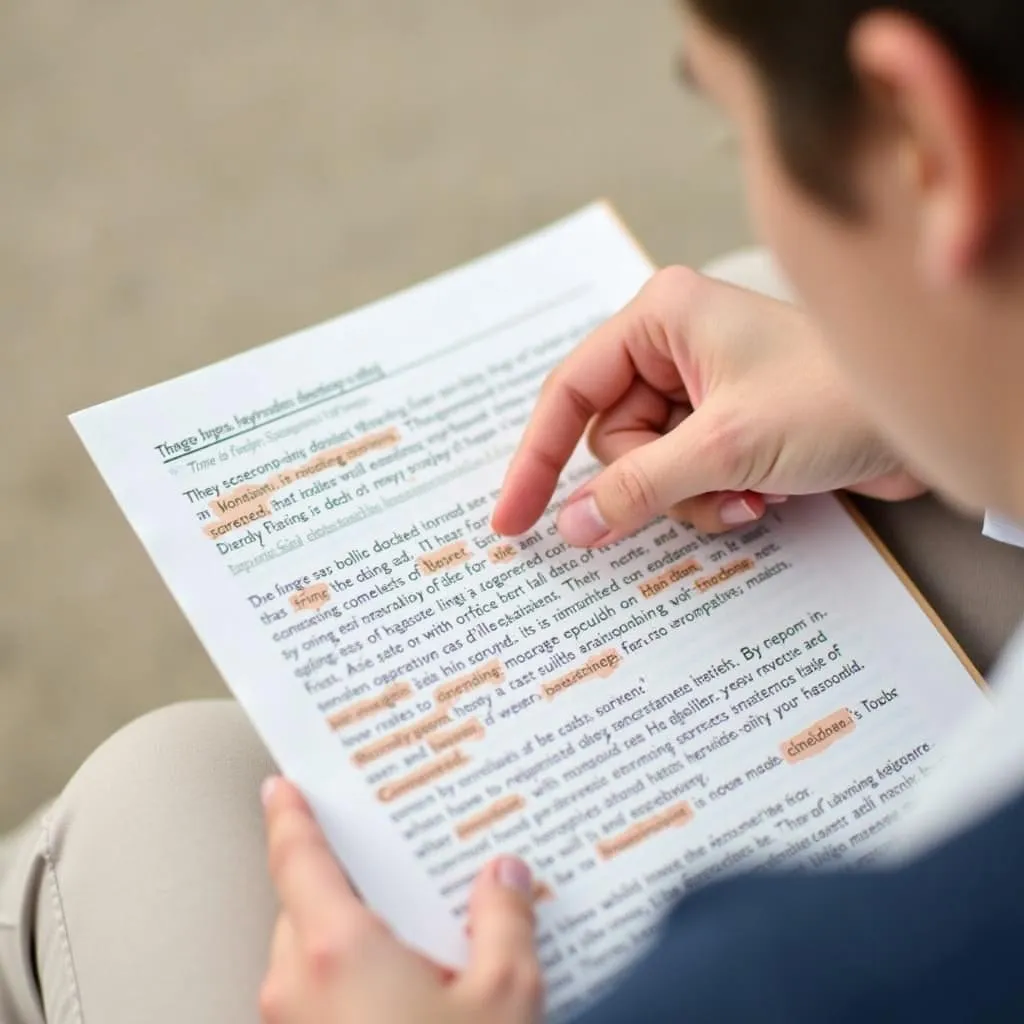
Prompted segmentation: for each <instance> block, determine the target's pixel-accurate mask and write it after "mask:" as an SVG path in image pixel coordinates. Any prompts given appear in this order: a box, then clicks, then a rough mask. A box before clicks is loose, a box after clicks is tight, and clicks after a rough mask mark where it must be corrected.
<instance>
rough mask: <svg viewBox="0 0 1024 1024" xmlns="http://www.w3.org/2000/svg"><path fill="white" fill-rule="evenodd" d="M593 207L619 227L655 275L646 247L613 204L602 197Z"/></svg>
mask: <svg viewBox="0 0 1024 1024" xmlns="http://www.w3.org/2000/svg"><path fill="white" fill-rule="evenodd" d="M594 205H595V206H599V207H601V209H603V210H604V211H605V213H607V214H608V216H609V217H611V218H612V220H614V221H615V223H616V224H618V225H619V228H620V229H621V230H622V233H623V234H624V235H626V236H627V237H628V238H629V240H630V241H631V242H632V243H633V245H635V246H636V249H637V252H639V253H640V255H641V256H643V258H644V259H645V260H647V262H648V263H649V264H650V267H651V273H652V274H653V273H655V272H656V271H657V270H658V264H657V263H655V261H654V259H653V258H652V257H651V254H650V253H649V252H648V251H647V246H645V245H644V244H643V243H642V242H641V241H640V239H639V238H637V237H636V235H634V234H633V229H632V228H631V227H630V226H629V225H628V224H627V223H626V222H625V221H624V220H623V219H622V214H621V213H619V211H618V209H617V207H616V206H615V204H614V203H613V202H612V201H611V200H610V199H609V198H608V197H607V196H602V197H601V198H600V199H597V200H595V204H594Z"/></svg>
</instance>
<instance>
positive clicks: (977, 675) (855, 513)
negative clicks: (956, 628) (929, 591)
mask: <svg viewBox="0 0 1024 1024" xmlns="http://www.w3.org/2000/svg"><path fill="white" fill-rule="evenodd" d="M836 497H837V498H838V499H839V503H840V504H841V505H842V506H843V509H844V510H845V511H846V514H847V515H848V516H849V517H850V518H851V519H852V520H853V522H854V525H855V526H856V527H857V528H858V529H859V530H860V531H861V533H863V534H864V536H865V537H866V538H867V540H868V541H869V542H870V544H871V546H872V547H873V548H874V549H875V550H876V551H877V552H878V553H879V555H881V556H882V559H883V560H884V561H885V563H886V565H888V566H889V568H890V569H891V570H892V571H893V572H894V573H895V574H896V576H897V578H898V579H899V581H900V583H902V584H903V586H904V587H905V588H906V590H907V592H908V593H909V594H910V596H911V597H912V598H913V599H914V600H915V601H916V602H917V604H918V606H919V607H920V609H921V611H923V612H924V613H925V615H927V616H928V619H929V621H930V622H931V624H932V625H933V626H934V627H935V628H936V629H937V630H938V631H939V634H940V636H941V637H942V638H943V640H945V641H946V643H947V644H948V645H949V647H950V649H951V650H952V651H953V653H954V654H955V655H956V656H957V658H959V659H960V663H961V664H962V665H963V667H964V668H965V669H967V672H968V674H969V675H970V676H971V678H972V679H973V680H974V682H975V683H976V684H977V685H978V686H979V687H980V688H981V689H982V690H984V691H985V692H986V693H988V692H989V685H988V683H987V682H986V681H985V677H984V676H983V675H982V674H981V672H979V671H978V668H977V666H976V665H975V664H974V662H973V661H971V659H970V658H969V657H968V656H967V652H966V651H965V650H964V649H963V648H962V647H961V646H960V641H959V640H957V638H956V637H955V636H953V634H952V633H951V632H950V630H949V627H948V626H947V625H946V624H945V622H943V621H942V619H941V618H940V617H939V613H938V612H937V611H936V610H935V609H934V608H933V607H932V606H931V603H930V602H929V600H928V598H926V597H925V596H924V594H922V593H921V590H920V588H919V587H918V585H917V584H916V583H915V582H914V581H913V580H912V579H911V578H910V574H909V573H908V572H907V570H906V569H904V568H903V566H902V565H900V563H899V561H898V560H897V558H896V556H895V555H894V554H893V553H892V552H891V551H890V550H889V548H888V547H887V546H886V545H885V543H884V542H883V541H882V538H881V537H879V536H878V534H877V533H875V530H874V527H872V526H871V524H870V523H869V522H868V521H867V519H865V518H864V513H863V512H861V510H860V509H859V508H857V506H856V505H855V504H854V503H853V499H852V498H851V497H850V495H848V494H843V493H839V492H837V493H836Z"/></svg>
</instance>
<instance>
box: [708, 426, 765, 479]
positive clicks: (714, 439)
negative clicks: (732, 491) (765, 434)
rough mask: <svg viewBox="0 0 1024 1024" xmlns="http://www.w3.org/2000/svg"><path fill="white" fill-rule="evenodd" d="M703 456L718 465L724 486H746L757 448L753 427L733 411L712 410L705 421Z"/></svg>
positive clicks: (710, 463)
mask: <svg viewBox="0 0 1024 1024" xmlns="http://www.w3.org/2000/svg"><path fill="white" fill-rule="evenodd" d="M702 434H703V441H702V444H701V447H702V448H703V449H704V451H703V452H701V455H702V457H704V458H705V459H706V460H707V463H708V464H709V465H714V466H715V467H716V469H717V475H718V476H719V477H720V478H721V479H722V481H723V483H722V488H721V489H723V490H724V489H726V488H736V489H740V488H742V487H745V486H746V485H747V484H748V483H749V482H750V480H749V478H750V476H751V472H752V467H753V459H754V449H753V439H752V438H751V436H750V431H749V428H748V427H747V426H746V425H745V423H744V422H743V420H742V419H741V418H740V417H739V416H737V415H736V414H735V413H733V412H730V411H725V410H723V411H716V412H714V413H708V414H707V416H706V417H705V422H704V424H703V431H702Z"/></svg>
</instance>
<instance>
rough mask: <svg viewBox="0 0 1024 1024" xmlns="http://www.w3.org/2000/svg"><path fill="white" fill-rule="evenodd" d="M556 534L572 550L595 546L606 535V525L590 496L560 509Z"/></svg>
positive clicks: (592, 497)
mask: <svg viewBox="0 0 1024 1024" xmlns="http://www.w3.org/2000/svg"><path fill="white" fill-rule="evenodd" d="M558 532H559V533H560V534H561V535H562V540H564V541H565V542H566V544H570V545H571V546H572V547H574V548H585V547H589V546H590V545H591V544H596V543H597V542H598V541H599V540H600V539H601V538H602V537H603V536H605V534H607V533H608V524H607V523H606V522H605V521H604V516H602V515H601V510H600V509H599V508H598V507H597V502H596V501H595V500H594V496H593V495H592V494H588V495H587V496H586V497H585V498H580V499H579V501H574V502H572V504H570V505H566V506H565V508H563V509H562V512H561V515H559V517H558Z"/></svg>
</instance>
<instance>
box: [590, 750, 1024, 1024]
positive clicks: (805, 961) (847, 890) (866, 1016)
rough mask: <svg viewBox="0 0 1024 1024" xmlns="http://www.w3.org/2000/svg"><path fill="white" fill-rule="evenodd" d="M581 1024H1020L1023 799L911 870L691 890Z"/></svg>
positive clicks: (1023, 1009) (1023, 1017)
mask: <svg viewBox="0 0 1024 1024" xmlns="http://www.w3.org/2000/svg"><path fill="white" fill-rule="evenodd" d="M1021 742H1022V743H1024V736H1022V738H1021ZM579 1021H580V1024H613V1022H614V1024H621V1022H623V1021H630V1022H637V1024H660V1022H670V1021H671V1022H673V1024H675V1022H680V1024H704V1022H709V1021H714V1022H716V1024H734V1022H740V1021H742V1022H747V1021H751V1022H759V1024H782V1022H785V1024H804V1022H807V1024H811V1022H814V1024H848V1022H849V1024H854V1022H856V1024H866V1022H871V1024H878V1022H888V1021H900V1022H904V1024H906V1022H916V1021H921V1022H924V1024H953V1022H954V1021H956V1022H962V1021H963V1022H970V1024H976V1022H984V1021H1021V1022H1024V797H1022V798H1019V799H1017V800H1016V801H1015V802H1013V803H1012V804H1010V805H1008V806H1006V807H1004V808H1003V809H1002V810H1000V811H998V812H997V813H995V814H994V815H992V816H991V817H989V818H987V819H985V820H983V821H982V822H981V823H980V824H978V825H977V826H976V827H974V828H972V829H970V830H969V831H967V832H964V833H962V834H960V835H959V836H956V837H955V838H953V839H952V840H950V841H948V842H947V843H946V844H945V845H943V846H941V847H938V848H937V849H935V850H934V851H933V852H930V853H928V854H926V855H925V856H923V857H920V858H919V859H917V860H915V861H913V862H910V863H908V864H907V865H906V866H904V867H900V868H894V869H887V870H872V871H869V872H861V873H848V874H817V875H815V874H790V875H775V876H768V875H763V876H755V877H747V878H737V879H735V880H732V881H728V882H724V883H721V884H719V885H715V886H711V887H709V888H707V889H705V890H703V891H701V892H698V893H696V894H695V895H693V896H691V897H689V898H687V899H684V900H683V901H682V902H681V903H680V904H679V906H678V907H677V908H676V909H675V910H674V911H673V913H672V915H671V917H670V918H669V920H668V922H667V927H666V930H665V933H664V936H663V938H662V939H661V941H660V943H659V944H658V945H656V946H655V947H654V948H653V949H652V951H651V952H650V953H649V954H648V955H647V956H646V958H645V959H643V960H642V961H641V962H640V963H639V964H638V965H637V966H636V967H635V968H633V969H632V970H631V971H630V972H628V973H627V974H626V975H625V976H624V977H623V978H622V979H621V980H620V981H619V983H618V985H617V986H616V987H615V988H614V989H613V990H612V991H611V992H610V993H609V994H608V995H607V996H606V997H605V998H604V999H603V1000H602V1001H600V1002H599V1003H598V1004H597V1005H596V1006H594V1007H593V1008H592V1009H591V1010H589V1011H587V1012H586V1013H585V1014H584V1015H583V1016H582V1017H581V1018H579Z"/></svg>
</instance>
